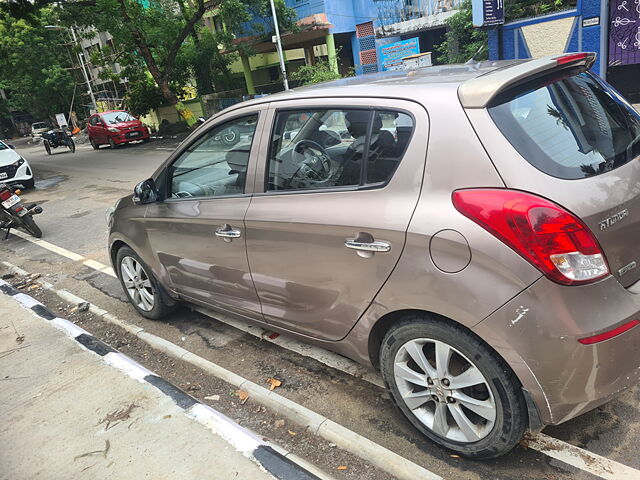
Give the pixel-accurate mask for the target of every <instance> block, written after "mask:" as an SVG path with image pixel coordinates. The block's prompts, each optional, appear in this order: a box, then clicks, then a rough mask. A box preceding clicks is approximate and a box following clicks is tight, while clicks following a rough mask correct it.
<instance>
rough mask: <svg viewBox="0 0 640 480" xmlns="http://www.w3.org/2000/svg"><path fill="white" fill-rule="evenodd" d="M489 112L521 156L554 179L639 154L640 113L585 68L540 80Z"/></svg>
mask: <svg viewBox="0 0 640 480" xmlns="http://www.w3.org/2000/svg"><path fill="white" fill-rule="evenodd" d="M556 75H557V74H556ZM488 110H489V114H490V115H491V118H492V119H493V121H494V122H495V124H496V125H497V126H498V128H499V129H500V131H501V132H502V133H503V134H504V136H505V137H506V138H507V140H509V142H510V143H511V144H512V145H513V146H514V147H515V149H516V150H518V152H519V153H520V155H522V156H523V157H524V158H525V159H526V160H527V161H528V162H529V163H531V164H532V165H533V166H534V167H536V168H538V169H539V170H541V171H543V172H544V173H546V174H548V175H552V176H554V177H558V178H562V179H578V178H585V177H590V176H594V175H599V174H601V173H604V172H608V171H611V170H613V169H615V168H618V167H620V166H622V165H624V164H626V163H628V162H630V161H631V160H633V159H635V158H637V157H638V156H640V114H638V112H637V111H636V110H634V109H633V107H631V106H630V105H629V104H628V102H626V101H625V100H624V99H623V98H622V97H621V96H620V95H619V94H618V93H617V92H616V91H615V90H613V89H612V88H611V87H610V86H608V85H607V84H605V83H604V82H602V81H601V80H600V79H599V78H597V77H595V76H594V75H592V74H590V73H588V72H582V73H579V74H576V75H566V74H565V75H564V76H556V77H555V78H546V79H541V80H538V81H537V84H529V85H526V86H525V87H521V88H519V89H518V90H515V91H512V92H511V93H508V94H507V95H506V96H505V95H503V96H502V97H501V98H499V99H498V101H497V103H496V104H494V105H492V106H490V107H489V109H488Z"/></svg>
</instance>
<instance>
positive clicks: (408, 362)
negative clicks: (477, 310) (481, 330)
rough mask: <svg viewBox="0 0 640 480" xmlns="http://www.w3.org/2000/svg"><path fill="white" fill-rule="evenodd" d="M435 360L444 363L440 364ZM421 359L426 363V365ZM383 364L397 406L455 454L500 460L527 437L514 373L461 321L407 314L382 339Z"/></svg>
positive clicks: (381, 357)
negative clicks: (408, 315) (458, 323)
mask: <svg viewBox="0 0 640 480" xmlns="http://www.w3.org/2000/svg"><path fill="white" fill-rule="evenodd" d="M436 349H437V351H438V352H439V353H440V356H439V357H436V355H435V352H436ZM420 352H422V355H420ZM444 352H448V354H447V353H444ZM414 358H417V359H418V361H416V360H414ZM438 358H447V362H440V363H439V364H438V361H437V359H438ZM470 359H472V360H470ZM424 361H427V362H428V365H424V364H423V365H424V366H423V367H422V368H421V367H420V366H419V362H421V363H422V362H424ZM443 365H444V367H443ZM380 367H381V371H382V376H383V378H384V381H385V384H386V385H387V387H388V389H389V391H390V393H391V398H392V400H393V403H394V404H395V406H396V407H397V408H398V409H399V410H400V411H401V412H402V414H403V415H404V416H405V417H407V419H408V420H409V421H410V422H411V423H412V424H413V426H414V427H416V428H417V429H418V430H419V431H420V432H421V433H423V434H424V435H425V436H426V437H428V438H429V439H431V440H432V441H434V442H435V443H437V444H439V445H441V446H443V447H445V448H448V449H449V450H452V451H453V452H455V453H456V454H459V455H462V456H465V457H468V458H472V459H490V458H496V457H499V456H501V455H504V454H505V453H507V452H509V451H510V450H511V449H513V447H514V446H515V445H516V444H517V443H518V442H519V441H520V440H521V439H522V437H523V435H524V432H525V429H526V428H527V425H528V422H527V418H528V417H527V409H526V404H525V400H524V398H523V395H522V391H521V386H520V383H519V381H518V379H517V377H516V376H515V374H514V373H513V371H512V370H511V369H510V368H509V366H508V365H507V364H506V363H505V362H504V361H503V360H502V358H500V357H499V356H498V354H497V353H496V352H495V351H493V350H492V349H491V348H490V347H489V346H488V345H487V344H486V343H484V342H483V341H482V340H481V339H480V338H479V337H477V336H476V335H474V334H473V333H472V332H470V331H469V330H467V329H465V328H463V327H462V326H459V325H456V324H454V323H452V322H448V321H446V320H444V319H442V318H440V317H436V316H434V315H429V314H416V315H412V316H410V317H407V318H404V319H403V320H401V321H400V322H399V323H398V324H396V325H395V326H394V327H393V328H392V329H391V330H389V332H387V334H386V335H385V337H384V340H383V341H382V347H381V351H380ZM463 373H464V374H465V377H460V376H459V375H461V374H463ZM416 374H417V375H416ZM430 374H431V375H430ZM414 375H415V376H414ZM432 375H433V376H434V378H432V377H431V376H432ZM439 377H444V378H439ZM447 377H449V378H447ZM407 379H408V380H407ZM456 379H457V380H456ZM470 379H472V380H470ZM480 379H481V380H480ZM465 381H466V383H469V381H472V382H476V383H472V384H471V385H470V386H465V383H464V382H465ZM413 382H417V383H413ZM458 386H459V387H461V388H457V387H458ZM469 397H471V398H469ZM468 406H471V407H472V408H473V409H474V410H471V409H470V408H468Z"/></svg>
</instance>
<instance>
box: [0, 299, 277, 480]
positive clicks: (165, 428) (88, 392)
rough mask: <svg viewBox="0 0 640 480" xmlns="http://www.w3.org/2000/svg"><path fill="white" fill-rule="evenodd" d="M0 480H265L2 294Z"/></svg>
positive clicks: (165, 403) (143, 387) (154, 394)
mask: <svg viewBox="0 0 640 480" xmlns="http://www.w3.org/2000/svg"><path fill="white" fill-rule="evenodd" d="M0 406H1V407H0V409H1V415H0V445H1V447H0V479H1V480H5V479H7V480H8V479H11V480H22V479H24V480H27V479H29V480H31V479H34V478H42V479H82V478H91V479H103V478H104V479H106V478H117V479H123V480H125V479H135V480H140V479H145V478H149V479H160V478H163V479H164V478H171V479H172V480H181V479H185V480H194V479H198V480H205V479H236V478H237V479H247V480H263V479H273V478H274V477H272V476H271V475H270V474H268V473H265V472H264V471H263V470H262V469H260V467H258V465H257V464H256V463H254V462H253V461H252V460H251V459H249V458H247V457H245V456H244V455H243V454H242V453H240V452H238V451H237V450H235V449H234V448H233V447H232V446H231V445H230V444H229V443H227V442H226V441H225V440H224V439H222V438H221V437H219V436H217V435H215V434H213V433H212V432H211V431H210V430H208V429H206V428H205V427H203V426H202V425H200V424H198V423H196V422H195V421H193V420H191V419H190V418H188V417H187V416H186V415H185V414H184V410H183V409H181V408H179V407H178V406H177V405H176V404H175V403H174V402H173V401H172V400H171V399H170V398H169V397H167V396H166V395H164V394H163V393H162V392H161V391H160V390H158V389H156V388H155V387H153V386H151V385H150V384H148V383H142V382H138V381H136V380H134V379H133V378H130V377H128V376H126V375H125V374H124V373H122V372H120V371H119V370H116V369H115V368H112V367H110V366H109V365H107V364H106V363H104V362H103V361H102V360H101V359H100V357H98V356H97V355H95V354H94V353H92V352H89V351H87V350H84V349H83V348H82V347H81V346H80V345H79V344H78V343H77V342H76V341H74V340H73V339H71V338H69V337H68V336H67V335H65V334H64V333H63V332H61V331H58V330H57V329H56V328H54V327H53V326H52V325H51V324H50V323H49V322H47V321H45V320H43V319H41V318H39V317H37V316H36V315H35V314H34V313H32V312H31V311H29V310H27V309H25V308H22V307H21V306H20V305H19V304H18V303H17V302H15V301H14V300H12V299H11V298H9V297H6V296H4V295H0Z"/></svg>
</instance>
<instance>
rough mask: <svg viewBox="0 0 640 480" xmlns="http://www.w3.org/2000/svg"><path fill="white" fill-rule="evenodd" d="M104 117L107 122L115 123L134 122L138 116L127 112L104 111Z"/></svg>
mask: <svg viewBox="0 0 640 480" xmlns="http://www.w3.org/2000/svg"><path fill="white" fill-rule="evenodd" d="M102 118H103V120H104V121H105V122H107V124H109V125H113V124H115V123H121V122H132V121H133V120H135V119H136V117H134V116H132V115H129V114H128V113H127V112H109V113H103V114H102Z"/></svg>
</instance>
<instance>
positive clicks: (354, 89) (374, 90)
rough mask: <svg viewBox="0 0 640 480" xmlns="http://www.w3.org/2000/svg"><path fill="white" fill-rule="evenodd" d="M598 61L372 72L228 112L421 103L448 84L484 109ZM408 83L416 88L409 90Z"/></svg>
mask: <svg viewBox="0 0 640 480" xmlns="http://www.w3.org/2000/svg"><path fill="white" fill-rule="evenodd" d="M594 61H595V54H594V53H569V54H561V55H551V56H548V57H542V58H538V59H523V60H497V61H494V60H485V61H481V62H475V61H470V62H467V63H464V64H454V65H436V66H431V67H423V68H419V69H416V70H401V71H387V72H380V73H371V74H366V75H359V76H356V77H347V78H341V79H339V80H333V81H330V82H323V83H318V84H315V85H309V86H306V87H302V88H295V89H292V90H287V91H285V92H280V93H276V94H273V95H267V96H265V97H261V98H258V99H254V100H249V101H247V102H241V103H237V104H235V105H233V106H232V107H229V108H227V109H225V110H223V112H225V113H226V112H230V111H233V110H234V109H236V108H243V107H247V106H252V105H259V104H264V103H271V102H277V101H283V100H295V99H303V98H314V97H315V98H318V97H320V98H322V97H348V96H359V97H387V98H402V99H416V100H418V101H420V98H422V99H423V100H424V99H427V98H429V97H428V94H429V93H430V92H431V91H434V90H436V89H439V90H440V91H441V89H442V87H443V86H445V87H448V88H451V89H455V90H456V92H457V94H458V96H459V98H460V102H461V104H462V106H463V107H465V108H485V107H486V106H487V105H488V103H489V102H490V101H491V100H492V99H493V98H495V96H496V95H497V94H498V93H499V92H501V91H503V90H505V89H507V88H509V87H512V86H514V85H515V84H517V83H519V82H523V81H525V80H527V79H529V78H531V77H532V76H535V75H540V74H543V73H548V72H551V71H552V70H556V69H564V68H573V67H581V68H584V69H587V68H590V67H591V65H593V62H594ZM407 87H411V88H410V90H407Z"/></svg>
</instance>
